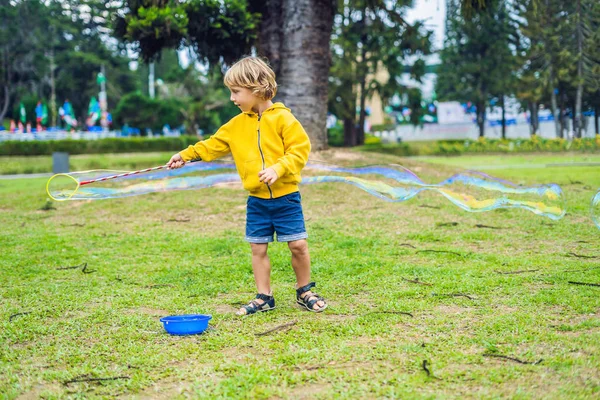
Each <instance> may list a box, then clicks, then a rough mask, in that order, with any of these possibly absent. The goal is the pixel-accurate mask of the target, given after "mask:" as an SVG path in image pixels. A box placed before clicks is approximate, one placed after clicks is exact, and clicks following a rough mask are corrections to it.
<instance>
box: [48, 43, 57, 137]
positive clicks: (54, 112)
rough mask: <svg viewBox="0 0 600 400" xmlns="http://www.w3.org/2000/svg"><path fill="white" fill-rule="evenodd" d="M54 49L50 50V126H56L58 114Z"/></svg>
mask: <svg viewBox="0 0 600 400" xmlns="http://www.w3.org/2000/svg"><path fill="white" fill-rule="evenodd" d="M55 69H56V66H55V65H54V49H52V50H51V51H50V110H51V111H52V122H51V124H52V126H56V116H57V114H58V112H57V110H56V84H55V82H54V70H55Z"/></svg>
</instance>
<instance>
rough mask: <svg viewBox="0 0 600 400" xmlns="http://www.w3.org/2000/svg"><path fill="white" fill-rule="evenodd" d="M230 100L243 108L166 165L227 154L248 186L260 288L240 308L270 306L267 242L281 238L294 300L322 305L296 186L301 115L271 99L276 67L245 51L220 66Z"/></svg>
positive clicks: (302, 147)
mask: <svg viewBox="0 0 600 400" xmlns="http://www.w3.org/2000/svg"><path fill="white" fill-rule="evenodd" d="M224 83H225V86H227V87H228V88H229V90H230V91H231V98H230V100H231V101H233V103H234V104H235V105H236V106H238V107H239V108H240V110H241V111H242V113H241V114H239V115H237V116H236V117H234V118H232V119H231V120H230V121H229V122H227V123H226V124H225V125H223V126H222V127H221V128H220V129H219V130H218V131H217V133H215V134H214V135H213V136H211V137H210V138H209V139H207V140H203V141H201V142H198V143H196V144H195V145H193V146H189V147H188V148H187V149H185V150H183V151H181V152H179V153H177V154H175V155H174V156H173V157H171V159H170V160H169V162H168V163H167V166H168V168H181V167H183V165H184V164H185V163H186V162H187V161H190V160H196V159H201V160H203V161H211V160H214V159H216V158H219V157H222V156H224V155H227V154H229V153H231V154H232V156H233V159H234V161H235V166H236V169H237V171H238V173H239V175H240V178H241V179H242V183H243V185H244V189H246V190H247V191H248V192H249V197H248V203H247V211H246V241H247V242H249V243H250V247H251V249H252V271H253V272H254V280H255V282H256V288H257V290H258V294H257V295H256V298H255V299H253V300H252V301H250V302H249V303H248V304H247V305H246V306H244V307H242V308H240V309H239V311H238V312H237V314H238V315H250V314H254V313H256V312H259V311H268V310H272V309H273V308H275V299H274V297H273V293H272V291H271V282H270V281H271V264H270V261H269V257H268V255H267V247H268V243H270V242H272V241H273V234H274V233H277V241H279V242H287V244H288V247H289V249H290V251H291V253H292V267H293V268H294V272H295V273H296V302H297V303H298V304H300V305H302V306H304V307H305V308H306V309H307V310H309V311H313V312H321V311H323V310H324V309H325V308H327V304H326V303H325V299H323V298H322V297H320V296H319V295H317V294H316V293H314V292H312V291H311V289H312V288H313V287H314V286H315V283H314V282H310V256H309V253H308V244H307V241H306V238H307V237H308V235H307V233H306V229H305V227H304V216H303V213H302V205H301V203H300V201H301V197H300V193H299V191H298V183H300V180H301V177H300V171H301V170H302V168H304V166H305V165H306V162H307V161H308V154H309V153H310V141H309V139H308V135H307V134H306V132H305V131H304V128H303V127H302V125H300V122H298V120H296V118H295V117H294V116H293V115H292V113H291V112H290V110H289V109H288V108H286V107H285V106H284V105H283V103H275V104H273V102H272V101H271V99H272V98H273V97H275V93H276V92H277V83H276V82H275V73H274V72H273V70H272V69H271V68H270V67H269V66H268V65H267V64H266V63H265V62H264V61H262V60H261V59H259V58H257V57H246V58H243V59H242V60H240V61H238V62H237V63H235V64H234V65H233V66H232V67H231V68H230V69H229V70H228V71H227V72H226V74H225V78H224Z"/></svg>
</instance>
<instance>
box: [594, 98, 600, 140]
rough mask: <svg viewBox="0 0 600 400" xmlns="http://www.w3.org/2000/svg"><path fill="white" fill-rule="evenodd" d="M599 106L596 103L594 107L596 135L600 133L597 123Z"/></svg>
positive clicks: (599, 111) (599, 116)
mask: <svg viewBox="0 0 600 400" xmlns="http://www.w3.org/2000/svg"><path fill="white" fill-rule="evenodd" d="M599 113H600V107H598V106H597V105H596V106H595V107H594V127H595V128H596V132H595V133H596V135H600V126H599V125H598V119H599V118H600V115H598V114H599Z"/></svg>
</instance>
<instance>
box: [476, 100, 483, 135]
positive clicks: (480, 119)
mask: <svg viewBox="0 0 600 400" xmlns="http://www.w3.org/2000/svg"><path fill="white" fill-rule="evenodd" d="M475 107H476V108H477V126H478V127H479V137H480V138H482V137H484V134H485V102H480V103H477V104H476V105H475Z"/></svg>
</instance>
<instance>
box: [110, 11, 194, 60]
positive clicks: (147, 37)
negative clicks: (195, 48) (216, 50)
mask: <svg viewBox="0 0 600 400" xmlns="http://www.w3.org/2000/svg"><path fill="white" fill-rule="evenodd" d="M127 3H128V6H129V12H128V13H127V15H125V17H117V19H116V24H115V32H116V34H117V35H118V36H120V37H122V38H123V39H125V40H126V41H128V42H130V43H133V44H134V45H135V48H136V50H137V51H138V52H139V54H140V56H141V57H142V59H143V60H144V61H151V60H155V59H157V58H159V56H160V52H161V50H162V49H163V48H178V47H180V46H181V45H182V41H183V39H184V38H185V36H186V34H187V24H188V22H189V19H188V16H187V13H186V12H185V7H184V6H183V5H181V4H180V3H179V1H176V0H161V1H158V2H157V1H154V0H133V1H128V2H127Z"/></svg>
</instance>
